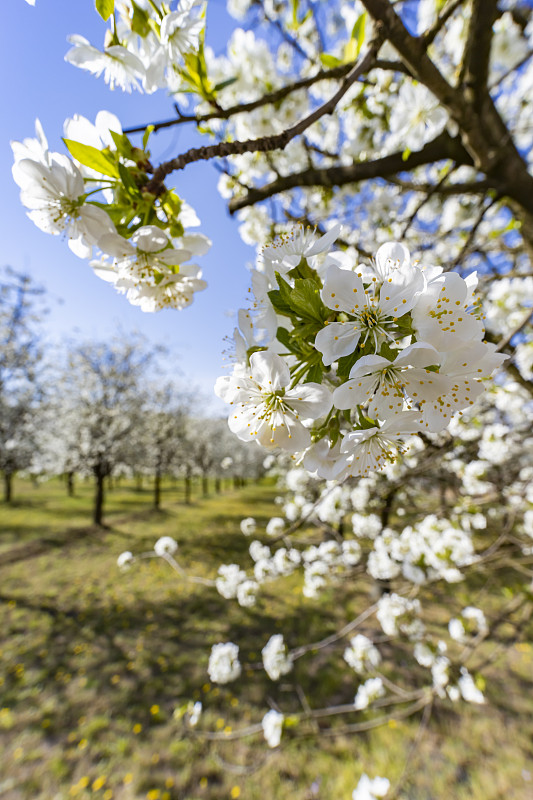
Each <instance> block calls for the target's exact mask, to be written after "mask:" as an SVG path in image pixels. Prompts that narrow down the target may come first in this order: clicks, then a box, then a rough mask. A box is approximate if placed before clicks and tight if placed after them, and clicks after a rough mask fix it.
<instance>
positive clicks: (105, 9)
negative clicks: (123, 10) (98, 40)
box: [95, 0, 115, 22]
mask: <svg viewBox="0 0 533 800" xmlns="http://www.w3.org/2000/svg"><path fill="white" fill-rule="evenodd" d="M95 6H96V10H97V11H98V13H99V14H100V16H101V17H102V19H103V20H104V22H107V20H108V19H109V17H110V16H111V14H112V13H113V11H114V10H115V0H95Z"/></svg>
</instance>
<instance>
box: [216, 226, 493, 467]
mask: <svg viewBox="0 0 533 800" xmlns="http://www.w3.org/2000/svg"><path fill="white" fill-rule="evenodd" d="M337 233H338V228H333V229H332V230H331V231H330V232H329V233H328V234H326V235H325V236H323V237H321V238H320V239H317V238H316V237H315V236H314V235H313V233H312V232H304V231H299V232H296V233H295V234H293V236H292V237H291V238H288V239H282V240H280V241H277V242H275V243H274V244H273V245H271V246H269V247H267V248H265V250H264V251H263V254H262V259H261V261H260V262H259V263H258V265H257V269H256V270H255V271H254V273H253V275H252V287H253V291H254V295H255V306H254V309H252V310H251V312H249V313H247V314H246V325H244V324H243V323H242V318H241V331H238V330H237V331H236V333H235V340H236V357H237V358H238V360H237V363H236V364H235V366H234V369H233V374H232V375H231V376H224V377H221V378H219V379H218V381H217V383H216V386H215V392H216V393H217V394H218V396H219V397H221V398H222V399H223V400H224V401H225V402H227V403H229V404H230V405H231V406H232V410H231V413H230V416H229V419H228V424H229V427H230V429H231V430H232V431H233V432H234V433H235V434H236V435H237V436H238V437H239V438H241V439H243V440H245V441H246V440H248V441H250V440H253V441H256V442H258V443H259V444H260V445H262V446H263V447H266V448H270V449H272V448H279V449H281V450H283V451H285V452H288V453H292V454H295V456H296V457H297V458H298V459H300V460H301V461H303V464H304V466H305V467H306V468H307V469H308V470H310V471H311V472H316V473H317V474H318V475H319V476H321V477H323V478H335V479H337V480H341V479H343V478H346V477H349V476H361V475H362V476H367V475H369V474H371V473H372V472H373V471H375V470H379V469H383V468H384V467H386V466H387V465H388V464H389V463H390V462H391V461H394V460H395V458H396V457H397V455H398V451H401V449H402V442H403V441H404V440H405V439H406V438H408V437H410V436H411V435H412V434H414V433H416V432H417V431H422V430H426V431H431V432H434V433H438V432H440V431H442V430H444V429H445V428H446V426H447V425H448V423H449V422H450V420H451V418H452V416H453V415H454V413H456V412H461V411H462V410H463V409H466V408H469V407H470V406H471V405H473V403H474V401H475V399H476V398H477V397H478V396H479V395H480V394H481V392H482V391H483V384H482V380H481V379H482V378H484V377H487V376H488V375H490V373H491V372H492V371H493V370H494V369H495V368H496V367H498V366H499V365H500V364H501V363H502V361H504V360H505V356H502V355H500V354H499V353H496V352H495V346H494V345H491V344H488V343H486V342H484V341H482V337H483V332H484V329H483V324H482V322H481V319H480V318H479V311H478V307H477V304H476V301H475V298H474V295H473V291H474V289H475V287H476V283H477V279H476V276H475V275H470V276H469V278H467V279H466V280H464V279H463V278H461V277H460V276H459V275H457V274H456V273H445V272H443V270H442V268H441V267H434V266H427V267H422V266H420V265H418V264H413V263H411V258H410V254H409V251H408V250H407V248H406V247H405V246H404V245H403V244H399V243H394V244H387V245H382V247H380V249H379V250H378V252H377V253H376V256H375V259H374V261H373V262H372V263H371V264H370V265H361V264H359V265H357V264H355V263H353V262H352V261H351V260H350V259H349V258H346V254H343V253H337V252H330V250H331V246H332V244H333V242H334V239H335V236H336V235H337ZM243 328H244V329H243ZM243 342H244V343H245V344H244V345H243V344H242V343H243ZM280 345H282V347H281V349H280ZM258 347H259V348H262V349H259V350H257V348H258ZM247 348H252V349H253V350H254V352H252V354H251V355H250V357H249V358H248V355H247ZM315 377H316V378H319V380H318V381H317V380H314V378H315ZM326 417H327V419H326Z"/></svg>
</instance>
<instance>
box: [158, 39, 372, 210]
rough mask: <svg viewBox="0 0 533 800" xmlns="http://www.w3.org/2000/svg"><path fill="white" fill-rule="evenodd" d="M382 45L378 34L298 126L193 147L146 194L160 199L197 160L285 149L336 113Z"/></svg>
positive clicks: (167, 165) (162, 170)
mask: <svg viewBox="0 0 533 800" xmlns="http://www.w3.org/2000/svg"><path fill="white" fill-rule="evenodd" d="M381 42H382V37H381V35H380V34H378V35H377V36H376V37H375V38H374V39H373V41H372V42H371V43H370V45H369V47H368V50H367V52H366V54H365V56H364V57H363V58H361V59H360V61H359V62H358V63H357V64H355V65H354V66H353V67H352V69H351V70H350V72H349V73H348V74H347V75H346V77H345V79H344V81H343V82H342V85H341V87H340V88H339V89H338V90H337V91H336V92H335V94H334V95H333V96H332V97H331V98H330V99H329V100H328V101H326V102H325V103H323V104H322V105H321V106H319V107H318V108H316V109H315V110H314V111H313V112H311V114H309V115H308V116H307V117H305V118H304V119H303V120H300V122H298V123H297V124H296V125H293V126H292V127H290V128H287V129H286V130H284V131H283V132H282V133H279V134H274V135H272V136H263V137H260V138H259V139H249V140H248V141H245V142H220V143H219V144H215V145H210V146H207V147H196V148H192V149H191V150H188V151H187V152H186V153H183V154H182V155H181V156H178V157H177V158H173V159H172V160H171V161H167V162H165V163H163V164H161V165H160V166H159V167H158V168H157V169H156V170H155V172H154V175H153V177H152V179H151V180H150V181H149V183H147V184H146V186H145V187H144V191H145V192H150V193H152V194H154V195H155V196H156V197H157V196H158V195H159V194H161V192H162V191H163V189H164V187H163V182H164V180H165V178H166V177H167V175H170V173H171V172H175V171H176V170H180V169H183V168H184V167H186V166H187V164H191V163H193V162H194V161H207V160H209V159H211V158H219V157H221V156H222V157H224V156H230V155H241V154H242V153H265V152H268V151H270V150H283V149H284V148H285V147H286V146H287V145H288V143H289V142H290V141H291V139H294V138H295V137H296V136H299V135H300V134H302V133H303V132H304V131H305V130H307V128H309V127H310V126H311V125H313V123H315V122H316V121H317V120H319V119H320V118H321V117H323V116H325V115H326V114H331V113H332V112H333V111H334V110H335V108H336V106H337V103H338V102H339V100H341V98H342V97H343V96H344V95H345V94H346V92H347V91H348V89H349V88H350V86H352V84H353V83H355V81H356V80H357V79H358V78H359V76H360V75H362V74H363V73H364V72H366V71H367V70H368V69H370V67H371V65H372V63H373V62H374V60H375V57H376V54H377V52H378V50H379V48H380V45H381Z"/></svg>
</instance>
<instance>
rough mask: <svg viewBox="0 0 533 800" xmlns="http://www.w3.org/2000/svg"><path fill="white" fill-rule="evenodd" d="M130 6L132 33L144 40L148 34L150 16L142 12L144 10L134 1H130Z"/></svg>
mask: <svg viewBox="0 0 533 800" xmlns="http://www.w3.org/2000/svg"><path fill="white" fill-rule="evenodd" d="M131 5H132V8H133V15H132V17H131V29H132V31H133V33H137V34H138V35H139V36H142V37H143V38H144V37H145V36H148V34H149V33H150V22H149V20H150V15H149V14H148V13H147V12H146V11H145V10H144V8H141V7H140V6H138V5H137V3H136V2H135V0H131Z"/></svg>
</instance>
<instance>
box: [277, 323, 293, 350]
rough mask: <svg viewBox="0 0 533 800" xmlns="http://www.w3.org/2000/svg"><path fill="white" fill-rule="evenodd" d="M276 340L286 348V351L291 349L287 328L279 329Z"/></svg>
mask: <svg viewBox="0 0 533 800" xmlns="http://www.w3.org/2000/svg"><path fill="white" fill-rule="evenodd" d="M276 339H277V340H278V342H281V344H282V345H283V346H284V347H286V348H287V350H291V349H292V342H291V335H290V333H289V331H288V330H287V328H282V327H279V328H278V330H277V332H276Z"/></svg>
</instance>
